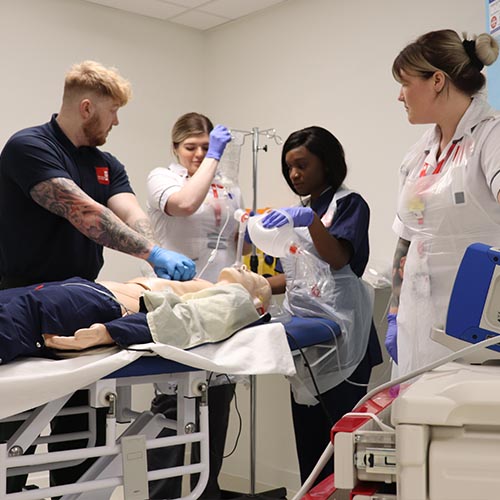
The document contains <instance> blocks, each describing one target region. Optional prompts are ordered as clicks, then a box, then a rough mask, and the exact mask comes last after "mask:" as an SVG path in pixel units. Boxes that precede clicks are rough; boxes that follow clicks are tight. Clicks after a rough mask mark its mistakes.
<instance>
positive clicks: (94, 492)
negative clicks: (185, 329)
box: [0, 318, 339, 500]
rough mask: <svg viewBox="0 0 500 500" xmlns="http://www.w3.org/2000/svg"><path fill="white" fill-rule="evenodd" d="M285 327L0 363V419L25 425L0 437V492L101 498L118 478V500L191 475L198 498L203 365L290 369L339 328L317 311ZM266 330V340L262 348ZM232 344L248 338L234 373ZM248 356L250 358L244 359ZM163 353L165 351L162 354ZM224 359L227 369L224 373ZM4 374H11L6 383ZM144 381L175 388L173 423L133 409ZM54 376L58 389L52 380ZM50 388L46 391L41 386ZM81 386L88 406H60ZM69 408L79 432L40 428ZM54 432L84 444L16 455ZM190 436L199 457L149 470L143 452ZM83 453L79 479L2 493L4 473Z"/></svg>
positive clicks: (134, 499) (202, 476) (203, 467)
mask: <svg viewBox="0 0 500 500" xmlns="http://www.w3.org/2000/svg"><path fill="white" fill-rule="evenodd" d="M286 333H287V335H285V328H284V327H283V325H281V324H280V323H269V324H264V325H258V326H253V327H251V328H245V329H243V330H242V331H240V332H238V333H237V334H235V335H233V337H231V338H230V339H228V340H226V341H224V342H221V343H219V344H220V345H219V346H215V347H214V346H213V345H206V346H201V347H198V348H195V349H193V350H191V351H190V352H185V351H181V352H177V351H176V350H175V348H174V349H173V350H172V349H170V350H169V346H163V345H159V344H145V345H141V346H135V347H137V350H130V351H119V352H115V353H112V354H106V353H103V354H95V355H91V356H82V357H76V358H74V359H71V360H66V359H62V360H57V361H55V360H48V359H38V358H37V359H35V358H28V359H21V360H17V361H14V362H13V363H11V364H9V365H5V366H1V367H0V400H3V401H5V400H6V399H7V401H9V404H6V405H4V403H3V402H2V405H3V406H0V418H3V421H12V420H22V421H23V423H22V425H21V427H20V428H19V430H18V431H17V432H16V433H15V434H14V435H13V436H12V437H11V438H10V439H9V441H8V442H6V443H1V444H0V499H6V500H29V499H43V498H47V497H50V496H59V495H60V496H62V498H63V500H77V499H78V500H101V499H102V500H104V499H109V498H110V496H111V495H112V493H113V491H114V490H115V488H116V487H119V486H123V488H124V497H125V499H126V500H144V499H145V498H148V493H147V491H148V482H149V481H153V480H158V479H163V478H170V477H175V476H184V475H191V474H199V479H198V483H197V485H196V487H195V488H194V489H193V490H192V491H191V492H190V493H189V494H188V495H187V496H186V497H185V498H186V499H195V498H197V497H198V496H199V495H200V494H201V493H202V492H203V490H204V488H205V486H206V482H207V479H208V468H209V452H208V449H209V448H208V446H209V444H208V398H207V386H208V383H207V373H208V371H218V372H221V373H233V374H245V373H246V374H252V375H255V374H263V373H281V374H283V375H292V374H293V372H294V368H293V360H292V353H293V352H296V351H297V349H298V348H299V347H300V348H303V347H308V346H310V345H317V344H321V343H326V344H327V343H328V342H331V341H332V335H334V334H335V335H338V333H339V328H338V325H337V324H336V323H334V322H333V321H328V320H324V319H317V318H308V319H304V318H293V319H292V321H290V322H289V323H288V324H287V325H286ZM266 336H268V337H269V339H270V340H269V341H268V345H267V347H266V348H263V347H262V346H263V344H262V342H263V339H265V337H266ZM240 337H241V338H240ZM238 338H240V339H239V340H238ZM238 342H240V344H241V343H244V344H245V345H248V346H249V349H247V350H246V354H245V359H244V360H243V359H242V360H241V364H242V365H244V368H242V369H241V370H240V371H238V369H237V368H236V364H235V362H233V361H226V364H224V362H219V361H220V359H223V358H224V355H225V356H226V357H227V359H228V360H229V359H230V357H231V356H230V353H231V345H235V344H234V343H238ZM165 349H166V351H165ZM203 349H205V351H203ZM213 349H219V350H220V351H222V352H223V354H222V358H215V359H216V360H217V361H216V362H214V361H213V360H210V359H209V360H208V361H206V360H205V358H204V356H205V355H206V353H207V352H209V351H211V350H213ZM147 351H153V352H147ZM273 352H274V354H273ZM200 353H201V354H200ZM158 354H159V355H158ZM210 354H212V353H210ZM252 356H253V357H254V358H255V359H253V360H252V359H250V360H248V359H246V358H252ZM169 357H172V358H173V359H166V358H169ZM209 357H210V356H209ZM200 359H201V361H200ZM60 367H62V368H60ZM224 367H226V368H228V369H227V371H222V368H224ZM9 377H11V380H13V382H12V388H11V389H9V388H8V385H6V380H7V379H8V378H9ZM69 378H73V379H77V380H78V383H76V384H74V385H75V386H74V388H72V389H69V387H71V386H70V385H69V386H67V387H65V386H64V384H65V381H66V379H69ZM2 380H3V381H4V383H3V384H2V382H1V381H2ZM151 383H154V384H156V386H157V387H158V388H159V389H160V390H161V391H162V392H165V393H175V394H177V398H178V414H177V420H176V421H173V420H170V419H167V418H166V417H165V416H164V415H162V414H153V413H151V412H149V411H145V412H141V413H137V412H134V411H133V410H132V409H131V388H132V387H133V386H135V385H137V384H151ZM61 384H62V385H63V387H62V388H60V387H59V386H60V385H61ZM49 387H50V388H51V390H49V391H48V392H47V394H44V391H46V390H48V388H49ZM82 388H87V389H88V390H89V394H90V397H89V400H90V403H89V407H88V408H87V407H83V408H65V407H64V405H65V403H66V402H67V401H68V399H69V398H70V397H71V395H72V394H73V393H74V392H75V391H76V390H78V389H82ZM5 398H6V399H5ZM101 407H105V408H107V409H108V410H107V422H106V442H105V444H104V446H95V418H94V417H93V415H94V414H95V408H101ZM77 411H79V412H82V413H86V414H88V415H89V429H88V431H87V432H84V433H73V435H58V436H46V435H43V431H44V429H46V428H47V425H48V424H49V422H50V421H51V419H52V418H54V417H55V416H56V415H65V414H68V413H69V412H73V413H74V412H77ZM129 422H130V424H129V425H128V427H127V428H126V430H125V431H123V433H122V434H121V435H117V434H118V432H117V425H116V424H117V423H129ZM164 428H170V429H173V430H174V431H175V435H173V436H168V437H161V438H158V437H157V436H158V434H159V433H160V431H161V430H162V429H164ZM58 439H59V440H61V439H64V440H75V439H86V440H88V442H87V447H85V448H81V449H74V450H67V451H59V452H39V453H36V454H32V455H28V454H24V451H25V450H27V449H28V448H29V447H30V446H31V445H32V444H46V443H49V442H54V440H58ZM195 442H198V443H199V445H200V460H199V462H198V463H194V464H189V465H183V466H180V467H172V468H168V469H160V470H153V471H151V470H150V471H148V469H147V450H149V449H154V448H160V447H166V446H174V445H178V444H189V443H195ZM90 457H96V458H97V460H96V461H95V462H94V464H93V465H92V466H91V467H90V468H89V469H88V470H87V472H86V473H85V474H84V475H83V476H82V477H81V478H80V480H79V481H78V482H77V483H74V484H67V485H63V486H57V487H50V488H43V489H31V490H26V491H23V492H19V493H10V494H7V493H6V479H7V477H9V476H14V475H18V474H21V473H23V474H27V473H37V472H38V473H42V472H41V471H48V470H51V469H55V468H60V467H68V466H70V465H75V464H78V463H80V462H81V461H82V460H84V459H87V458H90Z"/></svg>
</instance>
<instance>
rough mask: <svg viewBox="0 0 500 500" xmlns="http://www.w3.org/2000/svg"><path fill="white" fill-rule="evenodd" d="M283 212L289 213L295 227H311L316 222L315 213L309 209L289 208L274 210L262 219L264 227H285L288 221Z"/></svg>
mask: <svg viewBox="0 0 500 500" xmlns="http://www.w3.org/2000/svg"><path fill="white" fill-rule="evenodd" d="M281 212H287V213H288V215H290V217H291V218H292V220H293V227H309V226H310V225H311V224H312V223H313V220H314V211H313V209H312V208H309V207H288V208H280V209H279V211H278V210H272V211H271V212H270V213H268V214H267V215H266V216H265V217H264V218H263V219H262V226H263V227H265V228H266V229H270V228H272V227H281V226H284V225H285V224H286V223H287V222H288V219H287V218H286V215H284V214H283V213H281Z"/></svg>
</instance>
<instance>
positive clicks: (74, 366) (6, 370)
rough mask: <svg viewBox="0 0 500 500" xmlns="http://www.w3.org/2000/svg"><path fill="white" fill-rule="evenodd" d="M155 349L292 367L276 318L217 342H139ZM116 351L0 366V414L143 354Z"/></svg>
mask: <svg viewBox="0 0 500 500" xmlns="http://www.w3.org/2000/svg"><path fill="white" fill-rule="evenodd" d="M133 347H134V348H137V349H143V350H147V349H151V350H153V351H154V352H156V353H157V354H158V355H160V356H162V357H164V358H167V359H171V360H174V361H178V362H180V363H183V364H185V365H188V366H192V367H194V368H199V369H203V370H207V371H215V372H219V373H229V374H233V375H260V374H270V373H276V374H282V375H293V374H294V373H295V368H294V365H293V359H292V356H291V353H290V349H289V347H288V343H287V340H286V334H285V329H284V328H283V325H281V324H279V323H271V324H266V325H259V326H255V327H251V328H245V329H244V330H241V331H240V332H238V333H236V334H234V335H233V336H232V337H231V338H229V339H227V340H225V341H224V342H220V343H218V344H206V345H203V346H199V347H196V348H194V349H191V350H190V351H183V350H182V349H178V348H176V347H171V346H167V345H164V344H154V343H151V344H140V345H136V346H133ZM143 354H144V352H139V351H125V350H124V351H119V352H117V353H115V354H94V355H89V356H81V357H75V358H72V359H60V360H51V359H42V358H25V359H20V360H17V361H14V362H12V363H9V364H7V365H4V366H0V401H1V403H0V418H4V417H7V416H10V415H15V414H17V413H20V412H22V411H25V410H28V409H30V408H34V407H36V406H39V405H41V404H44V403H46V402H48V401H52V400H54V399H57V398H59V397H62V396H64V395H65V394H68V393H70V392H73V391H75V390H78V389H81V388H83V387H86V386H88V385H89V384H91V383H93V382H95V381H96V380H99V379H100V378H102V377H104V376H106V375H109V374H110V373H112V372H114V371H116V370H118V369H119V368H122V367H123V366H125V365H127V364H129V363H131V362H132V361H135V360H136V359H138V358H139V357H141V356H142V355H143Z"/></svg>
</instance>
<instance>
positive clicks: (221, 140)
mask: <svg viewBox="0 0 500 500" xmlns="http://www.w3.org/2000/svg"><path fill="white" fill-rule="evenodd" d="M230 140H231V132H229V130H228V129H227V128H226V127H224V125H216V126H215V127H214V128H213V130H212V132H210V138H209V142H208V151H207V154H206V155H205V157H206V158H215V159H216V160H220V157H221V156H222V153H224V149H226V144H227V143H228V142H229V141H230Z"/></svg>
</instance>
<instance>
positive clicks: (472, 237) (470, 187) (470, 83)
mask: <svg viewBox="0 0 500 500" xmlns="http://www.w3.org/2000/svg"><path fill="white" fill-rule="evenodd" d="M497 57H498V45H497V43H496V41H495V40H494V39H493V38H492V37H491V36H490V35H488V34H482V35H479V36H478V37H477V38H473V39H471V40H467V39H464V40H462V39H461V37H460V36H459V35H458V34H457V33H456V32H455V31H453V30H440V31H433V32H430V33H427V34H425V35H423V36H421V37H420V38H418V39H417V40H416V41H415V42H414V43H411V44H409V45H408V46H407V47H406V48H404V49H403V50H402V51H401V52H400V53H399V55H398V56H397V57H396V59H395V61H394V64H393V67H392V72H393V75H394V77H395V79H396V80H397V81H398V82H400V83H401V91H400V94H399V100H400V101H401V102H402V103H403V104H404V106H405V109H406V112H407V114H408V120H409V122H410V123H414V124H423V123H433V124H434V127H432V128H431V129H429V130H428V131H427V132H426V133H425V134H424V136H423V137H422V138H421V139H420V141H418V142H417V143H416V144H415V145H414V146H413V147H412V148H411V149H410V151H409V152H408V153H407V155H406V156H405V158H404V160H403V163H402V166H401V168H400V177H401V179H400V194H399V200H398V212H397V216H396V218H395V221H394V225H393V228H394V230H395V232H396V233H397V234H398V236H399V241H398V245H397V248H396V253H395V256H394V266H393V298H392V303H391V307H390V311H389V315H388V323H389V328H388V331H387V336H386V342H385V344H386V347H387V350H388V352H389V354H390V355H391V357H392V358H393V359H394V361H395V362H396V363H397V370H395V372H396V373H397V375H403V374H406V373H409V372H411V371H412V370H414V369H416V368H419V367H421V366H423V365H425V364H427V363H430V362H432V361H435V360H437V359H439V358H440V357H442V356H445V355H446V354H448V353H449V352H450V351H449V350H448V349H446V348H445V347H443V346H442V345H441V344H438V343H437V342H435V341H433V340H432V338H431V334H432V331H433V330H434V329H442V328H443V327H444V325H445V321H446V312H447V306H448V301H449V298H450V293H451V289H452V286H453V281H454V278H455V274H456V271H457V269H458V266H459V263H460V260H461V258H462V256H463V253H464V251H465V249H466V248H467V246H468V245H469V244H471V243H473V242H476V241H480V242H484V243H486V244H490V245H496V246H498V245H499V244H500V206H499V205H498V203H499V201H500V196H499V191H500V175H499V173H500V119H499V116H498V115H497V112H496V111H495V110H493V109H492V108H491V107H490V106H489V105H488V104H487V102H486V101H485V99H484V97H483V96H482V95H481V94H480V91H481V90H482V89H483V87H484V85H485V77H484V75H483V74H482V73H481V70H482V69H483V66H484V65H490V64H492V63H493V62H494V61H495V60H496V59H497Z"/></svg>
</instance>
